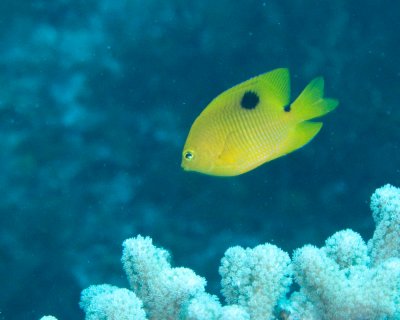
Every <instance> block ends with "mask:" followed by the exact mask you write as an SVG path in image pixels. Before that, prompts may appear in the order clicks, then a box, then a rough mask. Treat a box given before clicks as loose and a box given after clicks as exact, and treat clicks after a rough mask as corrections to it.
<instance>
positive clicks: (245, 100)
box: [240, 91, 260, 110]
mask: <svg viewBox="0 0 400 320" xmlns="http://www.w3.org/2000/svg"><path fill="white" fill-rule="evenodd" d="M259 102H260V98H259V97H258V95H257V93H255V92H254V91H246V92H245V93H244V95H243V97H242V100H241V101H240V105H241V107H242V108H243V109H247V110H251V109H254V108H255V107H256V106H257V105H258V103H259Z"/></svg>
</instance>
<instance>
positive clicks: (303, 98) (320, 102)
mask: <svg viewBox="0 0 400 320" xmlns="http://www.w3.org/2000/svg"><path fill="white" fill-rule="evenodd" d="M338 104H339V101H337V100H335V99H329V98H324V79H323V78H322V77H318V78H315V79H314V80H312V81H311V82H310V83H309V84H308V85H307V87H305V89H304V90H303V91H302V92H301V93H300V95H299V96H298V98H297V99H296V100H295V101H294V102H293V103H292V105H291V109H292V110H293V114H296V117H297V118H298V119H299V120H301V121H304V120H310V119H313V118H317V117H320V116H323V115H324V114H326V113H328V112H331V111H332V110H334V109H335V108H336V107H337V106H338Z"/></svg>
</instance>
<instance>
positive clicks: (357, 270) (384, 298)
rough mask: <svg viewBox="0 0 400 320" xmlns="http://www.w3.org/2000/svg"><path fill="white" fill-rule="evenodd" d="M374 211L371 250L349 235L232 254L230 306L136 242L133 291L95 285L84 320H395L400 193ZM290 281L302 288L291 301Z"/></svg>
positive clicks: (384, 198)
mask: <svg viewBox="0 0 400 320" xmlns="http://www.w3.org/2000/svg"><path fill="white" fill-rule="evenodd" d="M371 209H372V212H373V217H374V220H375V223H376V230H375V232H374V235H373V237H372V239H371V240H370V241H369V242H368V245H367V244H366V243H365V242H364V240H363V239H362V238H361V236H360V235H359V234H358V233H357V232H354V231H352V230H349V229H347V230H343V231H339V232H336V233H335V234H334V235H332V236H331V237H329V238H328V239H327V240H326V242H325V246H323V247H322V248H317V247H315V246H312V245H306V246H304V247H302V248H300V249H297V250H295V252H294V254H293V258H292V260H290V258H289V255H288V254H287V253H286V252H284V251H282V250H281V249H279V248H278V247H276V246H274V245H272V244H268V243H267V244H264V245H259V246H257V247H255V248H254V249H250V248H247V249H244V248H241V247H233V248H229V249H228V250H227V251H226V252H225V255H224V257H223V258H222V261H221V267H220V269H219V272H220V274H221V276H222V282H221V284H222V295H223V296H224V297H225V300H226V302H227V305H226V306H222V305H221V303H220V301H219V300H218V298H217V297H216V296H213V295H210V294H208V293H206V292H205V290H204V287H205V284H206V281H205V279H204V278H202V277H199V276H198V275H196V274H195V273H194V272H193V271H192V270H190V269H187V268H173V267H171V264H170V262H169V260H170V256H169V253H168V252H167V251H166V250H164V249H161V248H157V247H156V246H154V245H153V243H152V240H151V239H150V238H149V237H142V236H140V235H139V236H137V237H136V238H132V239H128V240H126V241H125V242H124V244H123V256H122V262H123V266H124V269H125V272H126V274H127V277H128V280H129V283H130V286H131V290H128V289H120V288H117V287H113V286H110V285H99V286H91V287H89V288H87V289H85V290H84V291H83V292H82V296H81V303H80V305H81V307H82V308H83V310H84V311H85V313H86V319H87V320H115V319H118V320H130V319H132V320H133V319H135V320H261V319H263V320H264V319H265V320H267V319H271V320H272V319H276V320H278V319H288V320H304V319H308V320H341V319H347V320H360V319H362V320H381V319H382V320H383V319H385V320H397V319H400V189H397V188H395V187H392V186H390V185H386V186H384V187H382V188H380V189H378V190H376V192H375V193H374V194H373V196H372V198H371ZM292 281H294V282H296V284H297V285H299V286H300V289H299V290H298V291H294V292H292V293H291V295H290V296H287V295H288V291H289V288H290V285H291V283H292ZM54 319H55V318H54V317H51V316H46V317H43V318H42V320H54Z"/></svg>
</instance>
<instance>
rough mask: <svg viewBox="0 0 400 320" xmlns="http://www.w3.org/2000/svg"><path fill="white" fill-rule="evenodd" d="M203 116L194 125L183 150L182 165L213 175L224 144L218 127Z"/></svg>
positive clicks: (188, 169) (187, 169) (189, 169)
mask: <svg viewBox="0 0 400 320" xmlns="http://www.w3.org/2000/svg"><path fill="white" fill-rule="evenodd" d="M203 120H204V119H203V118H198V119H197V120H196V121H195V122H194V123H193V125H192V128H191V129H190V132H189V135H188V137H187V139H186V143H185V146H184V147H183V151H182V163H181V166H182V168H183V169H184V170H185V171H196V172H199V173H203V174H209V175H212V174H213V172H214V169H215V166H216V164H217V162H218V156H219V154H220V153H221V148H222V144H221V142H220V141H219V139H218V134H217V132H216V128H215V127H214V126H213V125H212V124H211V123H210V122H207V121H203Z"/></svg>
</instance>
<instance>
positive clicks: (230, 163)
mask: <svg viewBox="0 0 400 320" xmlns="http://www.w3.org/2000/svg"><path fill="white" fill-rule="evenodd" d="M323 94H324V79H323V78H322V77H318V78H315V79H314V80H312V81H311V82H310V83H309V84H308V85H307V86H306V88H305V89H304V90H303V91H302V93H301V94H300V95H299V97H298V98H297V99H296V100H295V101H294V102H292V103H291V102H290V75H289V70H288V69H285V68H281V69H276V70H273V71H270V72H268V73H264V74H262V75H259V76H257V77H254V78H252V79H250V80H247V81H245V82H243V83H241V84H238V85H236V86H234V87H233V88H231V89H229V90H227V91H225V92H223V93H221V94H220V95H219V96H217V97H216V98H215V99H214V100H212V101H211V102H210V104H209V105H208V106H207V107H206V108H205V109H204V110H203V112H202V113H201V114H200V115H199V116H198V117H197V119H196V120H195V121H194V123H193V125H192V128H191V129H190V132H189V136H188V137H187V140H186V143H185V146H184V149H183V153H182V167H183V168H184V169H185V170H188V171H197V172H201V173H205V174H209V175H215V176H236V175H239V174H242V173H245V172H248V171H250V170H252V169H254V168H256V167H258V166H260V165H261V164H263V163H265V162H268V161H271V160H273V159H276V158H279V157H281V156H283V155H286V154H288V153H290V152H292V151H294V150H296V149H299V148H301V147H302V146H304V145H305V144H307V143H308V142H309V141H310V140H311V139H312V138H314V137H315V135H316V134H317V133H318V132H319V130H320V129H321V127H322V123H321V122H312V121H308V120H310V119H313V118H316V117H320V116H322V115H324V114H326V113H328V112H330V111H332V110H333V109H335V108H336V107H337V105H338V101H337V100H334V99H328V98H324V97H323Z"/></svg>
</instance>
